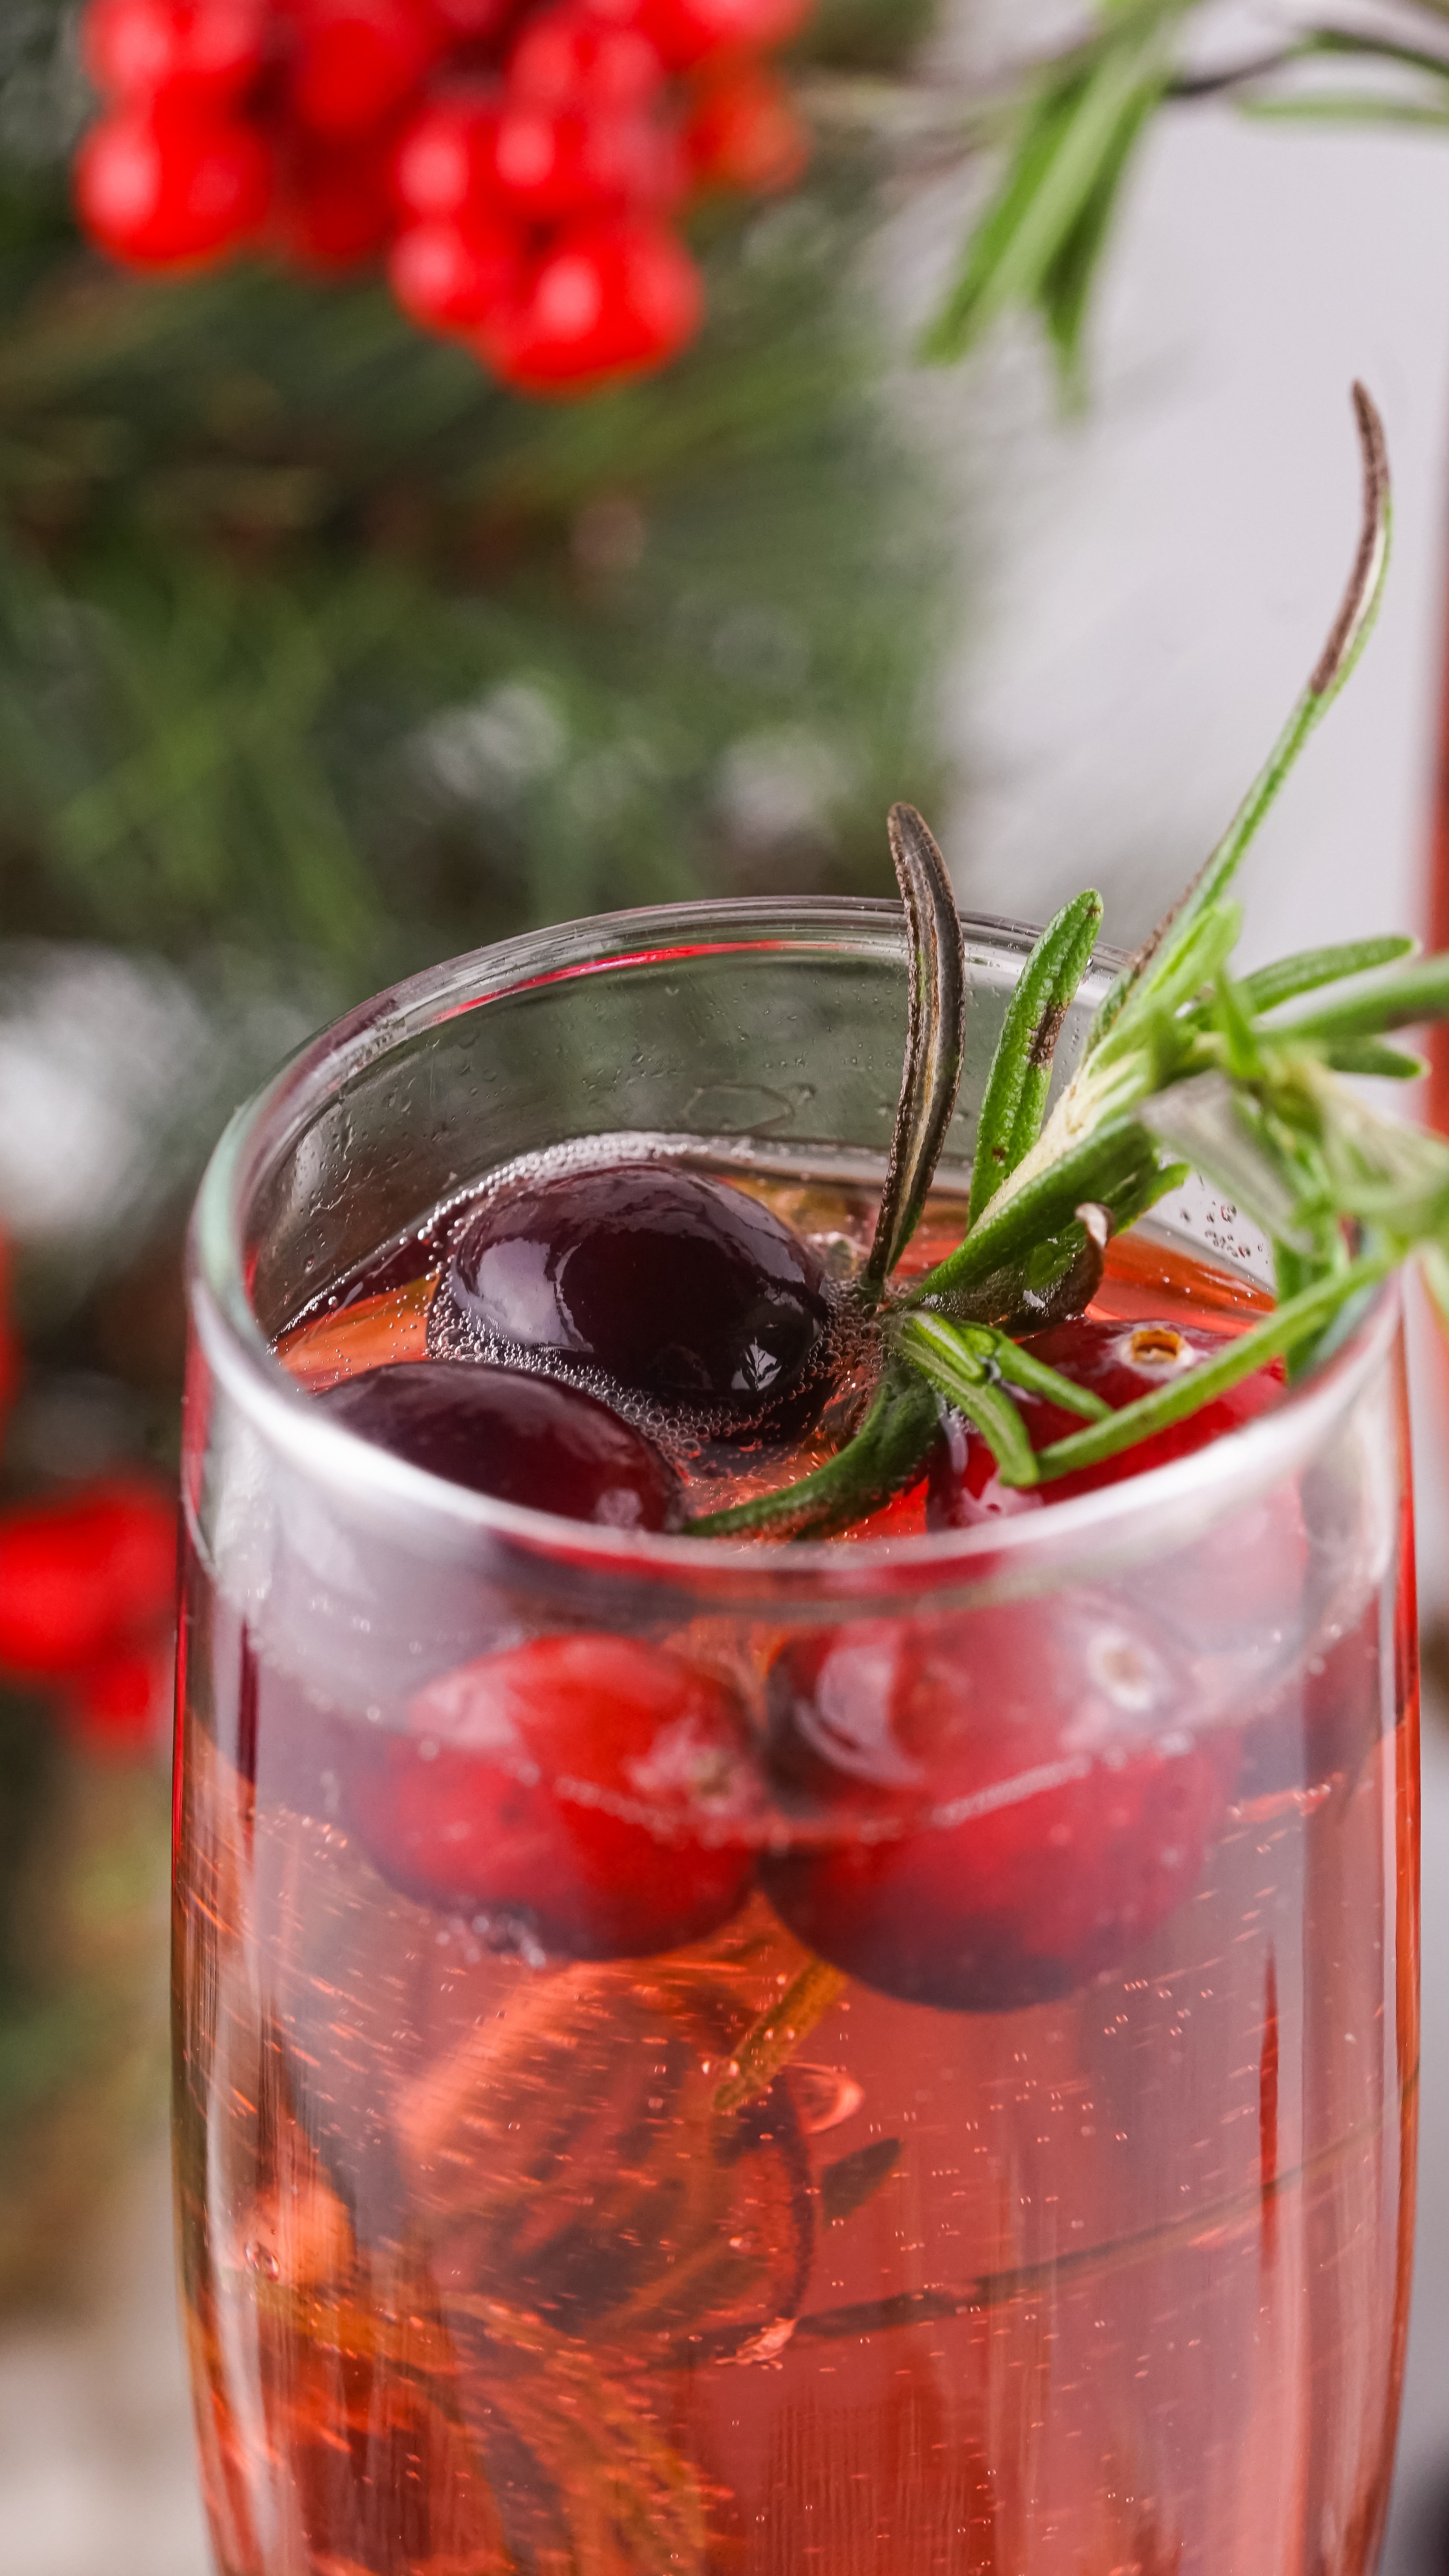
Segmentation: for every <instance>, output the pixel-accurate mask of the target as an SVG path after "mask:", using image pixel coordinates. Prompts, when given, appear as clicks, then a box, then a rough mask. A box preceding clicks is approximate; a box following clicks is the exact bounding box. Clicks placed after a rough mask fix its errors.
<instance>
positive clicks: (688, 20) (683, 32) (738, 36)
mask: <svg viewBox="0 0 1449 2576" xmlns="http://www.w3.org/2000/svg"><path fill="white" fill-rule="evenodd" d="M813 6H814V0H641V6H640V8H639V13H638V24H639V26H640V27H641V28H642V30H643V32H644V34H645V35H647V36H648V37H649V38H650V39H651V41H652V42H653V43H654V44H656V45H657V46H658V48H659V51H660V53H661V54H662V55H663V57H664V59H665V61H666V63H668V64H669V66H670V68H671V70H673V71H692V70H693V69H694V68H695V66H696V65H697V64H699V63H703V62H708V60H709V59H710V57H711V55H714V54H729V53H761V54H763V53H770V52H772V51H773V50H774V48H775V47H776V46H777V45H786V44H788V43H789V42H790V40H791V38H792V37H793V36H798V34H799V33H800V30H801V28H802V27H803V26H804V25H805V22H806V20H807V19H808V18H809V17H810V15H811V12H812V9H813Z"/></svg>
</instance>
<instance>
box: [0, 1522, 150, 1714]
mask: <svg viewBox="0 0 1449 2576" xmlns="http://www.w3.org/2000/svg"><path fill="white" fill-rule="evenodd" d="M175 1589H176V1511H175V1506H174V1505H173V1504H172V1503H170V1502H169V1501H168V1500H167V1499H166V1497H165V1496H164V1495H163V1494H161V1493H158V1492H157V1490H156V1488H155V1487H154V1486H153V1485H150V1484H148V1483H145V1482H143V1481H142V1480H141V1479H140V1478H138V1477H114V1478H110V1479H108V1480H107V1481H106V1482H104V1483H102V1484H96V1485H87V1486H84V1487H83V1488H82V1489H81V1490H80V1491H79V1492H77V1493H73V1494H65V1495H59V1496H57V1497H56V1498H55V1499H54V1500H50V1501H46V1502H42V1503H26V1504H20V1505H17V1506H16V1507H15V1508H14V1509H13V1510H11V1511H8V1512H5V1513H3V1514H0V1671H3V1672H6V1673H9V1674H11V1675H12V1676H14V1677H15V1678H16V1679H19V1680H37V1681H44V1680H50V1679H52V1678H54V1677H56V1676H63V1675H66V1674H70V1673H79V1672H83V1671H85V1670H86V1669H88V1668H90V1667H93V1666H95V1665H97V1664H99V1663H101V1662H102V1661H103V1660H104V1659H105V1658H106V1657H107V1656H108V1655H109V1654H111V1653H112V1652H113V1651H114V1650H115V1649H117V1648H118V1647H120V1646H121V1645H123V1644H124V1643H125V1642H126V1641H127V1640H128V1639H134V1638H137V1637H140V1638H146V1637H149V1636H154V1634H155V1631H156V1629H157V1628H158V1626H162V1625H164V1624H165V1623H166V1622H167V1621H169V1619H170V1616H171V1607H172V1600H173V1596H174V1593H175Z"/></svg>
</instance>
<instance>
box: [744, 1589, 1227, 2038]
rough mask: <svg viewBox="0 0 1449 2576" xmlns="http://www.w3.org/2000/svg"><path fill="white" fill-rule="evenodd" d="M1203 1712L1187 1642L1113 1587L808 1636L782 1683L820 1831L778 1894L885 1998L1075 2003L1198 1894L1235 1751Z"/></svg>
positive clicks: (796, 1784) (795, 1918)
mask: <svg viewBox="0 0 1449 2576" xmlns="http://www.w3.org/2000/svg"><path fill="white" fill-rule="evenodd" d="M1190 1708H1191V1690H1190V1685H1189V1683H1188V1680H1187V1676H1186V1674H1185V1672H1184V1670H1183V1668H1182V1666H1181V1664H1180V1663H1179V1662H1178V1661H1177V1660H1176V1659H1175V1657H1174V1654H1173V1651H1172V1648H1171V1646H1170V1644H1169V1642H1168V1641H1167V1640H1166V1639H1165V1638H1163V1637H1161V1636H1159V1635H1157V1634H1156V1633H1155V1632H1153V1631H1151V1630H1149V1629H1148V1628H1146V1627H1145V1626H1144V1624H1143V1623H1142V1622H1141V1621H1140V1620H1137V1619H1132V1620H1129V1619H1128V1618H1127V1617H1126V1616H1125V1615H1124V1613H1123V1612H1122V1611H1121V1610H1120V1609H1119V1608H1118V1606H1117V1605H1116V1604H1115V1603H1114V1602H1112V1601H1111V1600H1109V1599H1107V1598H1101V1599H1098V1598H1096V1597H1094V1596H1092V1595H1090V1594H1078V1595H1069V1596H1065V1597H1058V1598H1055V1599H1053V1600H1051V1601H1049V1602H1042V1603H1032V1604H1029V1605H1027V1606H1025V1607H1021V1606H1011V1607H1006V1608H999V1609H987V1610H981V1611H978V1612H976V1613H974V1614H972V1615H971V1616H970V1617H967V1618H963V1619H962V1620H960V1621H959V1622H955V1623H950V1624H947V1623H941V1624H939V1625H937V1626H935V1627H932V1628H926V1627H924V1626H923V1625H920V1624H912V1625H907V1624H905V1623H901V1622H890V1623H887V1622H883V1621H882V1622H871V1623H867V1624H865V1625H862V1626H859V1627H855V1628H849V1629H840V1630H835V1631H830V1632H826V1633H825V1634H823V1635H821V1636H819V1637H816V1638H814V1639H805V1640H802V1641H801V1642H800V1643H798V1644H796V1645H794V1646H791V1647H789V1648H787V1649H786V1650H785V1652H784V1654H783V1655H782V1656H781V1658H780V1660H779V1661H778V1663H777V1664H776V1666H775V1668H774V1671H773V1673H772V1676H771V1683H770V1760H771V1768H772V1770H773V1772H774V1774H775V1777H776V1779H777V1780H778V1782H779V1784H780V1790H781V1795H782V1797H783V1799H784V1800H785V1802H786V1803H787V1805H789V1804H791V1803H793V1804H794V1805H796V1806H797V1807H801V1808H803V1809H804V1811H805V1814H806V1816H807V1817H808V1819H809V1822H810V1830H809V1832H808V1833H807V1832H803V1831H802V1833H801V1835H800V1838H799V1841H798V1844H797V1848H796V1849H795V1850H794V1851H793V1852H791V1853H788V1854H785V1855H781V1856H776V1857H772V1858H770V1859H769V1860H768V1861H767V1862H766V1864H765V1867H764V1881H765V1886H766V1891H767V1893H768V1894H769V1896H770V1897H771V1899H772V1901H773V1903H774V1904H775V1906H776V1908H777V1910H778V1911H779V1912H780V1913H781V1915H782V1916H783V1917H784V1919H785V1921H786V1922H787V1923H788V1924H789V1925H790V1927H791V1929H792V1930H793V1931H794V1932H796V1933H797V1934H798V1936H799V1938H800V1939H801V1940H802V1941H804V1942H806V1943H807V1944H808V1945H809V1946H810V1947H811V1948H812V1949H815V1950H818V1951H819V1952H820V1953H821V1955H822V1956H823V1957H825V1958H827V1959H829V1960H831V1961H832V1962H833V1963H834V1964H835V1965H836V1966H837V1967H840V1968H843V1969H845V1970H846V1971H847V1972H848V1973H850V1974H851V1975H853V1976H857V1977H860V1978H861V1979H862V1980H863V1981H864V1982H865V1983H866V1984H867V1985H871V1986H876V1987H878V1988H879V1989H880V1990H881V1991H882V1992H883V1993H886V1994H891V1995H897V1996H901V1997H904V1998H906V1999H907V2000H909V2001H911V2002H913V2003H929V2004H936V2005H940V2006H944V2007H947V2008H950V2009H953V2010H956V2011H963V2012H1001V2011H1015V2010H1018V2009H1020V2008H1022V2007H1023V2006H1025V2005H1028V2004H1034V2003H1040V2002H1044V2001H1046V2000H1048V1999H1049V1998H1051V1997H1054V1996H1058V1995H1063V1994H1066V1993H1069V1992H1070V1991H1071V1990H1072V1989H1073V1988H1075V1987H1077V1986H1079V1985H1082V1984H1084V1983H1085V1982H1086V1981H1087V1980H1088V1979H1089V1978H1090V1977H1092V1976H1094V1975H1096V1974H1097V1973H1099V1972H1100V1971H1101V1970H1103V1969H1106V1968H1108V1967H1112V1966H1115V1965H1116V1964H1117V1963H1118V1962H1119V1961H1120V1960H1122V1959H1124V1958H1126V1957H1127V1956H1128V1955H1129V1953H1130V1952H1131V1951H1133V1950H1134V1949H1135V1948H1137V1946H1138V1945H1139V1944H1140V1943H1141V1942H1142V1941H1144V1940H1145V1939H1146V1938H1147V1937H1148V1936H1149V1934H1151V1933H1152V1932H1154V1931H1156V1930H1158V1929H1159V1928H1160V1926H1161V1925H1162V1924H1163V1923H1165V1922H1166V1920H1167V1918H1168V1917H1169V1916H1170V1915H1171V1914H1172V1913H1173V1912H1174V1910H1175V1909H1176V1907H1177V1906H1179V1905H1180V1904H1181V1903H1182V1902H1183V1900H1184V1899H1185V1898H1186V1897H1187V1896H1188V1895H1190V1894H1191V1892H1192V1889H1193V1888H1194V1887H1195V1885H1196V1884H1197V1881H1198V1878H1199V1876H1200V1874H1201V1871H1202V1866H1203V1858H1204V1854H1205V1851H1206V1848H1207V1845H1208V1842H1209V1841H1210V1839H1211V1837H1212V1835H1213V1833H1214V1832H1215V1830H1216V1828H1217V1825H1218V1823H1219V1821H1220V1819H1221V1817H1222V1814H1223V1811H1224V1807H1225V1804H1226V1798H1227V1794H1228V1790H1229V1787H1230V1785H1231V1781H1232V1777H1233V1773H1234V1769H1235V1765H1236V1739H1235V1738H1234V1737H1231V1736H1229V1735H1221V1734H1220V1735H1218V1736H1216V1737H1214V1736H1212V1735H1206V1736H1203V1737H1201V1738H1196V1737H1194V1736H1193V1735H1192V1734H1191V1733H1189V1732H1188V1731H1187V1720H1188V1718H1189V1716H1190ZM812 1843H813V1844H814V1846H815V1847H814V1848H812V1847H811V1845H812Z"/></svg>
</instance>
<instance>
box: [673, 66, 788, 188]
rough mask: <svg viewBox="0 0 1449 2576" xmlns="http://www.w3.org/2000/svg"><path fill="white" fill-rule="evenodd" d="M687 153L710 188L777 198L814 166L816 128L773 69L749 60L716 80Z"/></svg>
mask: <svg viewBox="0 0 1449 2576" xmlns="http://www.w3.org/2000/svg"><path fill="white" fill-rule="evenodd" d="M684 148H685V154H686V157H687V159H688V162H689V166H690V168H691V170H692V171H693V173H694V176H695V178H696V179H697V180H698V181H699V182H700V183H701V185H702V186H704V187H709V188H740V189H743V190H745V191H746V192H747V193H748V194H749V195H752V196H758V197H767V196H773V195H775V194H776V193H777V192H779V191H781V190H783V189H785V188H793V187H794V185H795V183H796V181H797V180H798V179H799V178H801V177H802V176H803V174H804V172H805V170H806V168H807V167H808V165H809V160H810V129H809V127H808V126H807V125H806V123H805V120H804V118H803V117H802V116H801V114H800V111H799V109H798V108H797V107H796V105H795V102H794V100H793V98H792V97H791V95H790V92H789V90H788V88H787V87H786V85H785V83H784V82H783V81H782V80H779V79H777V78H776V76H775V74H774V73H773V72H767V71H763V70H761V69H760V68H759V67H758V66H757V65H755V64H746V65H743V66H741V67H740V68H739V69H737V70H733V71H732V72H731V73H730V75H729V77H728V78H727V79H723V80H719V81H714V82H711V83H710V84H709V86H708V87H707V88H706V89H705V90H704V91H703V93H702V95H701V96H700V98H699V100H698V102H697V104H696V106H695V108H694V111H693V113H692V115H691V116H690V119H689V123H688V125H687V126H686V128H685V136H684Z"/></svg>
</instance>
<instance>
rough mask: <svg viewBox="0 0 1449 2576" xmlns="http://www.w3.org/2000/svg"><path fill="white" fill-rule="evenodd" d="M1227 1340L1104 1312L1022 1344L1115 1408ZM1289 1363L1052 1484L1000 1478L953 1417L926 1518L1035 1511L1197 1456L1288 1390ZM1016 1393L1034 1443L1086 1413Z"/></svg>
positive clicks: (966, 1524) (978, 1442)
mask: <svg viewBox="0 0 1449 2576" xmlns="http://www.w3.org/2000/svg"><path fill="white" fill-rule="evenodd" d="M1223 1347H1224V1342H1223V1336H1222V1334H1221V1333H1208V1332H1204V1331H1203V1330H1202V1329H1201V1327H1200V1326H1195V1325H1184V1324H1173V1323H1144V1324H1123V1323H1114V1322H1112V1321H1110V1320H1102V1321H1099V1320H1098V1319H1096V1318H1095V1317H1092V1316H1089V1315H1079V1316H1077V1317H1075V1318H1074V1319H1073V1321H1072V1322H1070V1323H1066V1324H1053V1325H1052V1326H1051V1328H1050V1329H1049V1330H1048V1331H1047V1332H1044V1333H1032V1334H1029V1335H1028V1336H1027V1337H1026V1339H1025V1340H1024V1341H1023V1343H1022V1348H1023V1350H1027V1351H1030V1352H1031V1354H1032V1356H1033V1358H1035V1359H1039V1360H1044V1361H1045V1362H1046V1365H1047V1367H1048V1368H1054V1369H1055V1370H1056V1371H1057V1373H1058V1375H1059V1376H1061V1377H1069V1378H1071V1379H1072V1381H1073V1382H1074V1384H1075V1385H1077V1386H1083V1387H1086V1388H1088V1389H1089V1391H1090V1392H1091V1393H1092V1394H1093V1395H1099V1396H1100V1397H1101V1398H1102V1401H1103V1403H1104V1404H1110V1405H1111V1407H1112V1409H1113V1411H1114V1412H1117V1411H1120V1409H1121V1407H1122V1406H1123V1405H1126V1404H1135V1403H1136V1402H1137V1400H1138V1398H1139V1397H1140V1396H1144V1395H1153V1394H1155V1393H1156V1392H1157V1390H1158V1388H1160V1387H1163V1386H1167V1385H1170V1384H1171V1382H1172V1380H1173V1379H1174V1378H1177V1377H1180V1376H1181V1375H1182V1374H1183V1372H1184V1371H1185V1370H1187V1369H1191V1368H1196V1367H1197V1366H1198V1364H1199V1362H1201V1361H1202V1360H1204V1359H1210V1358H1212V1357H1213V1356H1214V1355H1215V1354H1216V1353H1218V1352H1219V1351H1221V1350H1222V1349H1223ZM1282 1387H1283V1364H1282V1362H1281V1360H1274V1361H1271V1362H1270V1363H1269V1365H1268V1366H1267V1367H1266V1368H1264V1369H1260V1370H1259V1372H1258V1374H1257V1376H1256V1377H1249V1378H1244V1379H1243V1381H1242V1383H1241V1384H1240V1385H1238V1386H1235V1387H1231V1388H1230V1389H1229V1391H1228V1393H1227V1394H1226V1395H1222V1396H1219V1397H1218V1398H1217V1400H1216V1401H1215V1402H1214V1403H1212V1404H1205V1405H1204V1406H1203V1408H1202V1411H1201V1412H1200V1413H1194V1414H1190V1415H1189V1417H1188V1419H1187V1420H1186V1421H1185V1422H1176V1423H1174V1424H1173V1425H1172V1427H1171V1428H1170V1429H1169V1430H1167V1431H1159V1432H1158V1433H1156V1435H1155V1436H1154V1437H1153V1438H1152V1439H1150V1440H1140V1441H1139V1442H1138V1443H1137V1445H1136V1447H1135V1448H1132V1449H1123V1450H1121V1451H1119V1453H1118V1455H1117V1456H1116V1457H1115V1458H1104V1459H1102V1460H1101V1462H1100V1463H1099V1464H1098V1465H1097V1466H1095V1467H1083V1468H1079V1469H1078V1471H1077V1473H1076V1474H1075V1475H1071V1476H1058V1477H1056V1478H1055V1479H1054V1480H1053V1481H1052V1482H1051V1483H1050V1484H1046V1485H1037V1486H1032V1487H1027V1488H1025V1489H1022V1488H1020V1487H1013V1486H1010V1485H1003V1484H1002V1482H1001V1480H1000V1477H999V1475H998V1473H997V1468H996V1461H995V1459H994V1457H993V1456H992V1453H991V1451H990V1450H989V1449H988V1447H987V1445H986V1443H985V1441H984V1440H983V1439H982V1438H981V1436H980V1434H979V1432H976V1431H973V1430H972V1429H971V1428H970V1426H969V1424H967V1423H965V1422H963V1421H962V1420H961V1419H960V1417H959V1416H956V1417H954V1418H953V1419H952V1421H951V1423H950V1424H949V1426H948V1429H947V1431H946V1433H945V1434H944V1436H943V1438H942V1440H941V1442H940V1444H939V1446H938V1447H937V1450H936V1452H935V1455H934V1457H933V1459H932V1462H931V1482H930V1496H929V1501H928V1504H927V1517H928V1522H929V1526H930V1527H931V1528H932V1529H968V1528H970V1527H971V1526H972V1525H973V1523H975V1522H977V1521H982V1520H992V1519H996V1518H998V1517H1006V1516H1009V1515H1012V1514H1015V1513H1017V1512H1038V1511H1040V1510H1041V1509H1042V1507H1043V1505H1045V1504H1047V1503H1065V1502H1070V1501H1071V1499H1072V1497H1073V1496H1074V1495H1076V1494H1094V1493H1096V1492H1097V1491H1098V1489H1099V1488H1100V1487H1101V1486H1103V1485H1116V1484H1120V1483H1121V1481H1122V1479H1123V1478H1124V1477H1126V1476H1140V1475H1141V1474H1143V1472H1144V1471H1145V1470H1146V1469H1147V1468H1148V1467H1163V1466H1166V1464H1167V1463H1168V1461H1169V1459H1172V1458H1190V1457H1191V1456H1192V1455H1193V1453H1194V1451H1195V1450H1198V1449H1204V1448H1206V1446H1207V1444H1208V1442H1209V1441H1210V1440H1220V1439H1221V1438H1222V1437H1223V1435H1224V1433H1225V1432H1229V1431H1237V1430H1239V1429H1240V1428H1241V1426H1242V1425H1243V1424H1244V1423H1245V1422H1251V1421H1253V1420H1254V1419H1255V1417H1256V1416H1257V1415H1258V1414H1260V1413H1264V1412H1266V1411H1267V1410H1268V1408H1269V1406H1270V1405H1272V1404H1273V1403H1274V1402H1275V1401H1276V1399H1277V1397H1278V1396H1279V1395H1280V1394H1281V1393H1282ZM1012 1394H1013V1396H1014V1397H1015V1399H1016V1402H1017V1403H1018V1405H1019V1406H1020V1408H1021V1412H1022V1416H1023V1419H1024V1420H1025V1423H1026V1427H1027V1431H1028V1433H1029V1435H1030V1438H1031V1445H1032V1447H1033V1448H1034V1449H1047V1448H1049V1447H1050V1446H1051V1444H1052V1442H1053V1441H1055V1440H1066V1439H1068V1438H1070V1436H1071V1434H1072V1433H1073V1432H1075V1431H1082V1430H1085V1428H1086V1424H1085V1423H1084V1421H1083V1419H1082V1417H1081V1415H1080V1414H1077V1413H1068V1412H1067V1411H1066V1410H1065V1409H1064V1407H1062V1406H1061V1405H1056V1404H1048V1403H1046V1402H1045V1401H1044V1400H1043V1399H1042V1397H1040V1396H1037V1395H1031V1394H1028V1393H1026V1392H1025V1391H1024V1390H1023V1389H1021V1388H1019V1387H1013V1389H1012Z"/></svg>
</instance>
